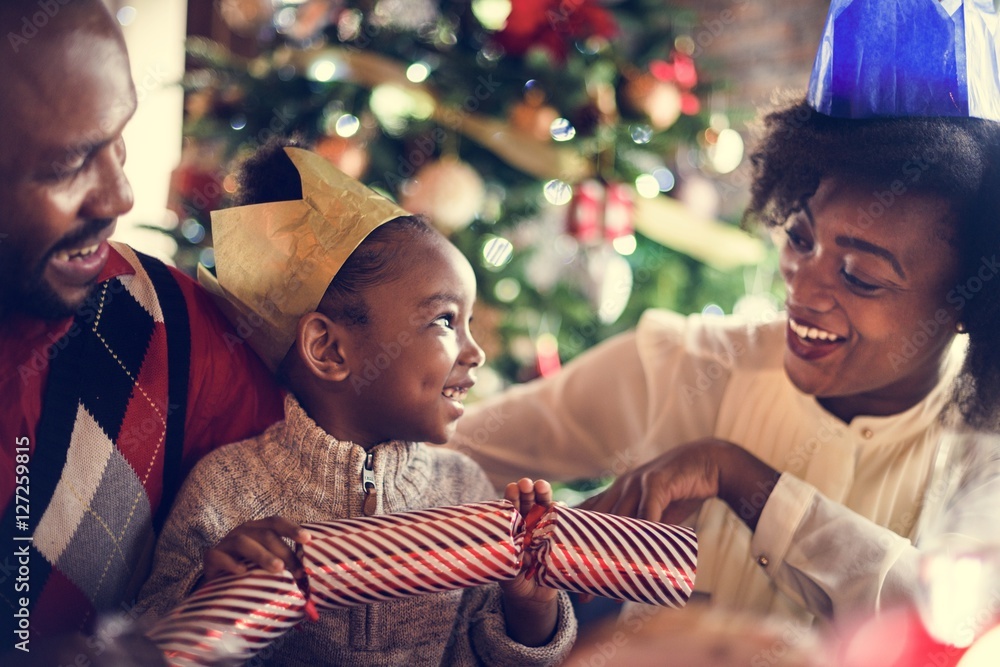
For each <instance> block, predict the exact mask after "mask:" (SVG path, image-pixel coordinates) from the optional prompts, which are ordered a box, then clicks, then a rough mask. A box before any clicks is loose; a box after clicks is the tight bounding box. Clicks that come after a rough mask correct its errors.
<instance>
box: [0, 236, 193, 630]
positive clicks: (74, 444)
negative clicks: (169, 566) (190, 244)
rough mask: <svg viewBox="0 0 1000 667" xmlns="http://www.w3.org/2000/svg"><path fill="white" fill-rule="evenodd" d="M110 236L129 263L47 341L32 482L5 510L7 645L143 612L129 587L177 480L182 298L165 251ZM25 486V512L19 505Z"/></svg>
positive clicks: (2, 590)
mask: <svg viewBox="0 0 1000 667" xmlns="http://www.w3.org/2000/svg"><path fill="white" fill-rule="evenodd" d="M115 247H116V249H117V250H118V251H119V252H120V253H121V254H122V256H123V257H124V258H125V259H126V260H127V261H128V262H129V263H130V264H131V265H132V266H133V268H134V269H135V274H134V275H123V276H117V277H114V278H111V279H109V280H107V281H105V282H103V283H100V284H99V285H97V286H96V288H95V289H94V291H93V293H92V294H91V296H90V298H89V299H88V301H87V303H85V304H84V305H83V306H82V307H81V308H79V309H78V310H77V313H76V315H75V317H74V321H73V324H72V326H71V327H70V329H69V331H68V332H67V333H66V335H65V336H64V337H63V338H61V339H60V340H59V341H57V342H56V343H55V344H54V345H53V346H52V348H50V349H49V351H48V355H47V356H48V357H49V358H50V365H49V377H48V381H47V383H46V388H45V393H44V396H43V402H42V417H41V421H40V423H39V425H38V430H37V437H36V443H35V450H34V452H33V454H32V456H31V459H30V463H29V467H30V476H29V479H30V488H28V489H16V490H15V498H14V499H13V500H12V502H11V503H10V506H9V507H8V509H7V512H6V513H5V515H4V517H3V533H2V534H4V535H11V536H13V548H14V557H13V558H12V559H11V560H9V561H7V563H8V564H10V565H12V566H13V567H12V568H11V567H8V568H7V572H0V598H2V602H0V604H2V605H3V607H0V608H2V609H3V611H2V615H3V622H2V623H0V627H2V628H3V629H4V634H3V637H4V640H3V646H5V647H7V646H12V645H14V644H17V643H18V642H20V641H22V640H23V639H24V638H25V637H26V636H30V639H31V642H32V643H33V644H35V646H36V647H37V646H38V644H37V642H38V640H41V639H43V638H44V637H46V636H51V635H53V634H55V633H62V632H73V631H86V630H87V629H88V626H89V625H90V624H92V622H93V621H94V618H95V616H96V615H97V613H99V612H105V611H108V612H117V613H126V614H129V615H131V616H138V614H139V610H135V609H133V608H132V606H133V600H134V599H135V595H136V594H137V593H138V590H139V587H140V586H141V584H142V581H143V579H144V578H145V577H146V575H147V574H148V569H149V563H150V559H151V554H152V549H153V545H154V541H155V534H156V531H157V530H158V529H159V527H160V526H161V525H162V522H163V520H164V519H165V518H166V513H167V511H168V510H169V508H170V504H171V502H172V500H173V495H174V494H175V493H176V491H177V489H178V487H179V485H180V482H181V479H180V475H181V473H180V468H181V456H182V452H183V439H184V419H185V412H186V407H187V388H188V372H189V371H188V368H189V363H190V346H191V334H190V327H189V322H188V313H187V306H186V302H185V300H184V296H183V293H182V292H181V290H180V287H179V286H178V284H177V282H176V280H175V279H174V278H173V276H172V275H170V272H169V271H168V269H167V267H166V266H165V265H164V264H163V263H162V262H159V261H158V260H155V259H153V258H151V257H146V256H144V255H140V254H138V253H135V252H134V251H132V250H131V249H130V248H128V247H127V246H121V245H118V244H116V245H115ZM25 494H27V496H28V499H29V502H28V503H20V504H21V505H22V506H23V505H25V504H27V505H28V507H29V508H30V512H28V513H27V514H25V513H24V512H23V511H18V510H17V507H18V505H19V502H18V498H17V497H16V496H17V495H25ZM22 510H23V507H22ZM4 548H5V549H6V548H7V545H5V546H4ZM8 558H10V557H8ZM22 566H23V567H22ZM4 574H6V576H3V575H4ZM25 609H26V610H27V611H25ZM12 623H13V627H11V624H12ZM25 628H30V635H25V634H24V633H23V629H25ZM19 629H20V630H22V632H18V630H19ZM12 636H13V637H14V639H13V641H9V638H10V637H12Z"/></svg>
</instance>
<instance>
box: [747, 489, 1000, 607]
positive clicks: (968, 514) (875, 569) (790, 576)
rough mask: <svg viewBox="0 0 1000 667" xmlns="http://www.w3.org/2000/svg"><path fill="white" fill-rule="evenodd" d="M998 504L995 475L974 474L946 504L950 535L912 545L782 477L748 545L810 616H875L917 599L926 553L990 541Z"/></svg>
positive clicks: (999, 491)
mask: <svg viewBox="0 0 1000 667" xmlns="http://www.w3.org/2000/svg"><path fill="white" fill-rule="evenodd" d="M998 501H1000V470H992V471H983V470H980V471H978V472H977V475H976V477H975V479H974V480H969V481H968V483H967V484H966V485H965V486H963V488H962V489H961V490H960V492H958V493H955V494H954V495H953V497H952V498H951V499H950V501H949V507H948V510H947V512H948V517H949V519H948V523H949V524H950V525H949V526H947V528H948V529H949V531H950V532H944V531H943V529H942V530H938V531H935V532H933V533H931V534H928V535H926V536H925V538H923V539H921V541H920V542H918V543H917V544H916V545H914V544H913V543H911V542H910V540H908V539H906V538H904V537H901V536H899V535H897V534H896V533H894V532H893V531H891V530H890V529H888V528H884V527H882V526H879V525H877V524H875V523H874V522H872V521H869V520H868V519H866V518H864V517H862V516H860V515H858V514H855V513H854V512H852V511H851V510H849V509H847V508H846V507H844V506H843V505H840V504H838V503H835V502H833V501H831V500H829V499H828V498H826V497H824V496H823V495H822V494H820V493H819V492H817V491H816V489H815V488H813V487H812V486H810V485H809V484H806V483H805V482H802V481H801V480H799V479H797V478H795V477H794V476H792V475H790V474H788V473H785V474H784V475H782V476H781V479H780V480H779V481H778V484H777V485H776V486H775V488H774V491H773V492H772V493H771V496H770V498H769V499H768V501H767V504H766V505H765V506H764V509H763V512H762V513H761V517H760V521H759V523H758V524H757V531H756V533H755V534H754V536H753V540H752V543H751V544H752V549H753V554H754V555H755V557H756V558H757V562H758V564H760V565H761V566H762V567H764V568H765V570H766V571H767V573H768V575H769V576H770V577H771V579H772V580H773V581H774V582H775V584H776V585H777V586H778V588H779V589H781V591H782V592H784V593H785V594H787V595H789V596H790V597H792V598H793V599H794V600H797V601H799V602H800V603H801V604H803V605H804V606H805V607H806V608H807V609H808V610H809V611H811V612H812V613H814V614H817V615H819V616H823V617H825V618H836V617H841V616H843V615H844V614H876V613H879V612H880V611H881V610H883V609H886V608H889V607H892V606H896V605H900V604H914V603H915V602H916V600H917V596H918V594H919V586H920V579H919V568H920V558H921V556H922V555H923V554H924V553H926V552H927V551H928V550H930V549H933V548H936V547H939V546H942V545H947V547H948V548H949V549H951V550H956V549H958V550H960V549H963V548H970V547H972V548H974V547H976V546H978V545H981V544H983V543H986V542H990V541H994V540H995V535H994V533H995V526H996V522H997V520H998V518H1000V516H998V515H1000V510H998V509H997V508H998V507H1000V502H998ZM942 528H943V527H942Z"/></svg>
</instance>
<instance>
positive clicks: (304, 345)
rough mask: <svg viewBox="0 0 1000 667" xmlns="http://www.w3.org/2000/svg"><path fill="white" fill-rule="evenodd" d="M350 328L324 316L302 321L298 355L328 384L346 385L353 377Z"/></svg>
mask: <svg viewBox="0 0 1000 667" xmlns="http://www.w3.org/2000/svg"><path fill="white" fill-rule="evenodd" d="M347 335H348V334H347V331H346V328H345V327H344V326H343V325H341V324H338V323H337V322H334V321H333V320H331V319H330V318H329V317H327V316H326V315H324V314H323V313H320V312H315V311H314V312H312V313H306V314H305V315H303V316H302V317H301V318H299V326H298V329H297V335H296V337H295V347H296V352H297V353H298V355H299V359H300V360H301V362H302V364H303V365H304V366H305V367H306V369H307V370H308V371H309V373H310V374H311V375H313V376H314V377H316V378H319V379H321V380H326V381H328V382H343V381H344V380H346V379H347V378H348V377H349V376H350V374H351V370H350V367H349V365H348V360H347V355H346V354H345V351H346V347H347V346H346V342H347Z"/></svg>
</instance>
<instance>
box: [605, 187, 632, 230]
mask: <svg viewBox="0 0 1000 667" xmlns="http://www.w3.org/2000/svg"><path fill="white" fill-rule="evenodd" d="M606 193H607V194H606V196H605V202H604V238H605V239H607V240H608V241H614V240H615V239H617V238H621V237H622V236H628V235H629V234H631V233H632V232H633V231H634V229H635V225H634V224H633V222H632V221H633V219H634V215H633V214H634V213H635V201H634V200H633V198H632V188H630V187H628V186H627V185H625V184H624V183H609V184H608V187H607V190H606Z"/></svg>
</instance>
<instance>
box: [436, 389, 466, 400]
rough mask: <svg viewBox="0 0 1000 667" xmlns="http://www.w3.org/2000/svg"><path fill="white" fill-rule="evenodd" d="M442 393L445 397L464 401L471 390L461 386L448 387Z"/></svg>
mask: <svg viewBox="0 0 1000 667" xmlns="http://www.w3.org/2000/svg"><path fill="white" fill-rule="evenodd" d="M441 393H442V394H443V395H444V397H445V398H450V399H451V400H453V401H463V400H465V396H466V394H468V393H469V390H468V389H462V388H461V387H447V388H446V389H445V390H444V391H442V392H441Z"/></svg>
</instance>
